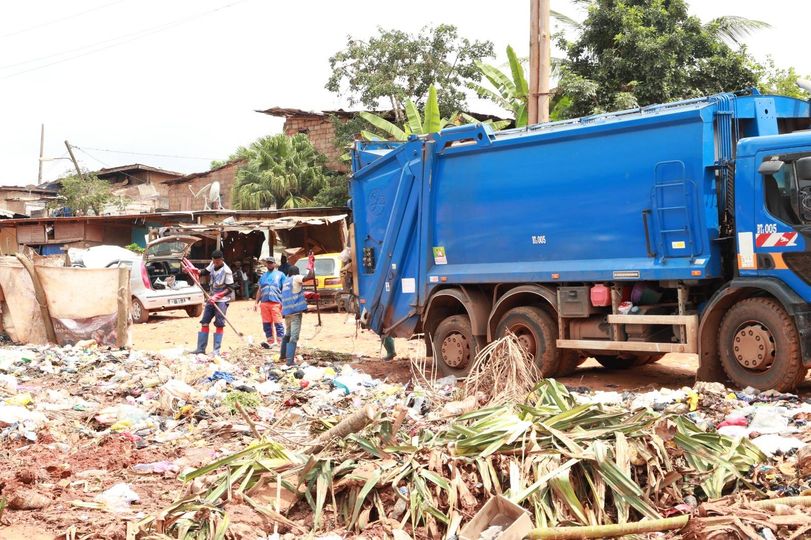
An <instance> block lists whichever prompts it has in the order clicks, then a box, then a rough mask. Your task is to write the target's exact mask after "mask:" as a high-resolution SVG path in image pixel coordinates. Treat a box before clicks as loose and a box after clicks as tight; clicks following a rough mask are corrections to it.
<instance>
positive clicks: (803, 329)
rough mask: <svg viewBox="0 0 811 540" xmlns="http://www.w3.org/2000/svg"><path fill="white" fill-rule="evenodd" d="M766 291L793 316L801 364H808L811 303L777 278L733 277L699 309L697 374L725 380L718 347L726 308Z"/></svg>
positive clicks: (708, 378)
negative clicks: (719, 333)
mask: <svg viewBox="0 0 811 540" xmlns="http://www.w3.org/2000/svg"><path fill="white" fill-rule="evenodd" d="M763 292H765V293H768V294H769V295H771V296H772V297H774V298H776V299H777V300H778V301H779V302H780V304H781V305H782V306H783V307H784V308H785V310H786V311H787V312H788V314H789V315H790V316H791V317H792V318H793V319H794V324H795V325H796V327H797V333H798V335H799V340H800V352H801V354H802V361H803V365H804V366H806V367H811V305H809V304H808V303H807V302H805V301H804V300H803V299H802V298H801V297H800V296H799V295H798V294H797V293H795V292H794V291H793V290H792V289H791V288H790V287H789V286H788V285H786V284H785V283H783V282H782V281H780V280H779V279H776V278H768V277H757V278H735V279H733V280H732V281H730V282H728V283H725V284H724V285H723V286H721V288H720V289H718V290H717V291H716V292H715V294H714V295H713V296H712V298H710V300H709V302H707V305H706V307H705V308H704V309H703V311H702V312H701V324H700V326H699V330H698V335H699V365H698V371H697V373H696V378H697V379H698V380H702V381H724V380H726V378H727V377H726V374H725V373H724V370H723V369H722V367H721V363H720V361H719V351H718V328H719V325H720V322H721V319H722V318H723V316H724V314H725V313H726V312H727V310H728V309H729V308H730V307H732V306H733V305H734V304H735V303H736V302H738V301H739V300H742V299H744V298H748V297H751V296H755V295H757V294H762V293H763Z"/></svg>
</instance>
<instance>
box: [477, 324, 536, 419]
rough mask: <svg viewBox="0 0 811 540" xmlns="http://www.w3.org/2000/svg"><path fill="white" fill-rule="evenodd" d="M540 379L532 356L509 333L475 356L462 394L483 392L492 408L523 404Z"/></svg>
mask: <svg viewBox="0 0 811 540" xmlns="http://www.w3.org/2000/svg"><path fill="white" fill-rule="evenodd" d="M540 378H541V373H540V371H539V370H538V368H537V367H536V365H535V362H534V361H533V358H532V355H531V354H530V353H528V352H527V350H526V349H525V348H524V347H523V346H522V345H521V343H520V342H519V341H518V338H516V337H515V335H514V334H511V333H510V334H507V335H506V336H504V337H503V338H501V339H497V340H495V341H494V342H492V343H491V344H489V345H488V346H487V347H485V348H484V349H482V350H481V352H479V354H478V355H476V360H475V361H474V363H473V367H472V368H471V370H470V374H469V375H468V377H467V381H466V382H465V394H466V395H468V396H475V395H477V394H478V392H482V393H483V394H484V395H486V396H487V398H488V399H487V403H489V404H492V405H496V404H500V403H509V402H512V403H522V402H523V401H524V399H526V397H527V395H528V394H529V393H530V392H531V391H532V389H533V387H534V386H535V383H536V382H538V380H539V379H540Z"/></svg>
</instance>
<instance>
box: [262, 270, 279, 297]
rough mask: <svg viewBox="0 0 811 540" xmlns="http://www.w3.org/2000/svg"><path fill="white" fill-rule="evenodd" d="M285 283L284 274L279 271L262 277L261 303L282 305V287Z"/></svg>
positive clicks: (266, 273)
mask: <svg viewBox="0 0 811 540" xmlns="http://www.w3.org/2000/svg"><path fill="white" fill-rule="evenodd" d="M284 281H285V277H284V274H282V273H281V272H279V271H278V270H273V271H271V272H265V273H264V274H262V277H261V278H259V291H260V295H259V301H260V302H276V303H281V302H282V285H283V283H284Z"/></svg>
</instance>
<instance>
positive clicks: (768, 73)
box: [754, 56, 811, 99]
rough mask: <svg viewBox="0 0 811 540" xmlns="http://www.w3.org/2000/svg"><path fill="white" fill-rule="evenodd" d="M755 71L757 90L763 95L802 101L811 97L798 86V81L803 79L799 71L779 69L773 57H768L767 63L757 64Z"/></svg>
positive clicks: (791, 68)
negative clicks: (787, 97)
mask: <svg viewBox="0 0 811 540" xmlns="http://www.w3.org/2000/svg"><path fill="white" fill-rule="evenodd" d="M754 70H755V73H757V75H758V81H759V82H758V85H757V88H758V90H760V92H761V93H763V94H777V95H780V96H791V97H795V98H800V99H808V98H809V97H811V95H809V94H808V92H806V91H805V90H802V89H801V88H800V87H799V86H797V80H798V79H800V78H801V76H800V75H799V74H798V73H797V71H796V70H795V69H794V68H793V67H790V68H788V69H784V68H780V67H777V65H776V64H775V63H774V58H772V57H771V56H767V57H766V61H765V62H763V63H762V64H756V65H755V67H754ZM805 78H806V79H807V78H808V77H807V76H806V77H805Z"/></svg>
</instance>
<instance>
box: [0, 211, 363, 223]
mask: <svg viewBox="0 0 811 540" xmlns="http://www.w3.org/2000/svg"><path fill="white" fill-rule="evenodd" d="M347 212H348V209H347V208H343V207H329V208H324V207H310V208H290V209H280V210H195V211H190V212H151V213H144V214H122V215H110V216H71V217H35V218H22V219H4V220H2V221H0V227H5V226H16V225H31V224H34V223H44V222H48V223H52V222H54V223H67V222H71V221H73V222H81V221H135V220H155V221H173V220H174V221H185V222H189V221H193V220H194V219H196V218H198V217H203V216H213V217H215V218H217V217H222V218H223V221H224V220H226V219H228V218H231V217H233V218H248V219H250V218H255V219H257V220H265V219H278V218H285V217H290V216H298V217H302V216H303V217H314V218H321V217H325V216H334V215H337V214H345V213H347Z"/></svg>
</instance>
